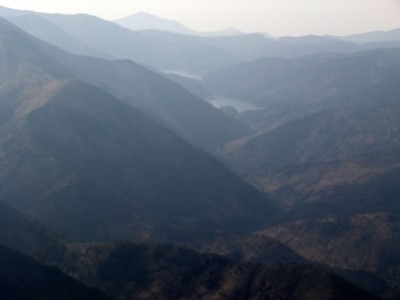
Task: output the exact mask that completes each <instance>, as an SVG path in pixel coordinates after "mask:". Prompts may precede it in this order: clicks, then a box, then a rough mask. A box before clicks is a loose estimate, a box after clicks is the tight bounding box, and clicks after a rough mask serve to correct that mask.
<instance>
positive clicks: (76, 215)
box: [0, 7, 400, 299]
mask: <svg viewBox="0 0 400 300" xmlns="http://www.w3.org/2000/svg"><path fill="white" fill-rule="evenodd" d="M0 16H4V17H6V18H7V19H8V20H9V21H6V20H5V19H0V199H1V203H0V244H1V245H4V247H3V246H0V264H1V270H7V274H10V275H9V276H5V275H4V274H6V273H5V271H0V281H1V285H2V287H3V286H4V287H6V288H5V289H1V290H0V297H5V298H7V299H18V298H21V297H26V295H34V297H33V298H34V299H50V298H51V299H53V298H54V299H57V297H56V296H60V297H61V298H63V299H70V298H73V299H80V298H82V299H83V298H85V299H91V298H95V299H103V298H104V299H107V298H110V299H155V298H157V299H188V298H189V299H210V298H212V299H379V297H378V296H374V295H373V294H370V293H374V294H379V295H382V296H385V297H387V298H391V299H398V296H397V295H398V294H399V291H400V277H399V274H400V273H399V271H398V270H399V268H400V256H399V254H398V253H399V252H398V249H399V245H400V240H399V232H400V231H399V230H400V223H399V221H398V220H399V215H400V211H399V205H398V203H397V202H398V200H399V199H400V184H399V176H400V169H399V167H400V156H399V155H400V154H399V153H400V143H399V141H400V139H399V132H400V122H399V120H400V115H399V114H400V107H399V104H400V102H399V101H400V98H399V95H400V90H399V85H398V82H399V79H400V50H399V49H398V48H397V47H398V39H397V38H396V36H397V35H396V32H397V31H396V30H394V31H391V32H387V33H379V32H378V33H370V34H363V35H359V36H349V37H344V38H343V37H340V38H339V37H316V36H305V37H299V38H290V37H287V38H278V39H271V38H267V37H266V36H265V35H262V34H235V35H229V36H217V37H206V36H200V35H198V34H196V35H195V34H192V33H190V32H186V33H185V34H177V33H173V32H166V31H160V30H154V29H151V30H142V31H132V30H129V29H127V28H123V27H121V26H119V25H117V24H115V23H113V22H109V21H105V20H102V19H99V18H96V17H93V16H88V15H58V14H43V13H34V12H29V11H17V10H12V9H7V8H3V7H1V8H0ZM144 17H146V18H147V17H148V16H144ZM164 21H165V20H164ZM167 23H168V22H167ZM165 24H166V23H165ZM170 24H171V23H170ZM15 25H17V26H15ZM174 25H177V24H176V23H175V24H174ZM125 26H127V25H125ZM159 26H161V25H159ZM151 28H153V27H151ZM181 28H182V27H181ZM133 29H134V28H133ZM142 29H144V28H142ZM175 31H176V30H175ZM188 33H189V34H188ZM388 46H390V47H392V48H387V47H388ZM304 55H305V56H304ZM115 59H117V60H115ZM132 60H133V61H132ZM202 98H206V99H208V100H210V99H212V98H216V99H218V98H223V99H226V101H227V103H228V106H225V107H223V108H222V109H221V110H219V109H217V108H215V107H214V106H212V105H211V104H210V103H208V102H206V101H204V100H203V99H202ZM230 100H232V101H231V102H229V101H230ZM211 103H212V102H211ZM229 103H232V107H231V106H229V105H230V104H229ZM235 103H243V104H245V105H247V106H246V107H248V108H247V109H237V110H236V109H235V107H234V106H235V105H236V104H235ZM121 240H125V242H121ZM160 243H163V244H160ZM8 247H10V248H8ZM26 255H28V256H30V257H27V256H26ZM33 259H35V260H37V261H34V260H33ZM35 274H36V276H35ZM339 275H340V276H343V277H344V278H346V280H350V281H351V282H353V283H349V282H348V281H346V280H345V279H342V278H341V277H339ZM48 277H51V278H52V279H54V280H53V281H52V282H51V284H48V285H47V286H46V284H45V281H46V278H48ZM71 277H72V278H71ZM24 282H30V283H31V284H29V285H24ZM354 284H356V285H358V286H361V287H362V288H364V289H367V290H369V292H366V291H364V290H362V289H361V288H359V287H356V286H355V285H354ZM59 286H64V287H65V289H64V290H61V289H59V293H57V289H58V287H59ZM39 291H41V293H40V292H39ZM55 295H56V296H55Z"/></svg>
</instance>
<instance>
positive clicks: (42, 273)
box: [0, 245, 110, 300]
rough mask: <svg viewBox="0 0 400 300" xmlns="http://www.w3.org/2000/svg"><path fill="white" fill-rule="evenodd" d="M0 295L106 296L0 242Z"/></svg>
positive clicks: (14, 299) (15, 299)
mask: <svg viewBox="0 0 400 300" xmlns="http://www.w3.org/2000/svg"><path fill="white" fill-rule="evenodd" d="M0 270H1V272H0V298H1V299H7V300H20V299H32V300H36V299H37V300H46V299H48V300H50V299H51V300H53V299H54V300H57V299H60V300H67V299H71V300H72V299H74V300H75V299H82V300H83V299H93V300H95V299H96V300H107V299H110V298H108V297H106V296H105V295H103V294H101V293H100V292H99V291H98V290H95V289H93V288H89V287H87V286H85V285H83V284H82V283H80V282H78V281H76V280H75V279H73V278H71V277H69V276H67V275H64V274H63V273H62V272H61V271H60V270H58V269H56V268H54V267H47V266H45V265H42V264H40V263H38V262H36V261H35V260H33V259H32V258H30V257H28V256H25V255H23V254H20V253H18V252H16V251H14V250H11V249H10V248H7V247H5V246H2V245H0Z"/></svg>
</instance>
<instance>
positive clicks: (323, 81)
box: [204, 48, 400, 107]
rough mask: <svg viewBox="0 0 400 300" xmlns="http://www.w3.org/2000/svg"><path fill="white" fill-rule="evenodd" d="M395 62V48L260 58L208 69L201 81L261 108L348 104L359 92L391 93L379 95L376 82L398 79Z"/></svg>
mask: <svg viewBox="0 0 400 300" xmlns="http://www.w3.org/2000/svg"><path fill="white" fill-rule="evenodd" d="M399 61H400V50H399V49H397V48H393V49H379V50H371V51H365V52H359V53H354V54H349V55H338V54H324V55H322V54H318V55H311V56H305V57H302V58H297V59H284V58H264V59H260V60H257V61H252V62H248V63H243V64H240V65H237V66H232V67H229V68H227V69H224V70H221V71H217V72H214V73H211V74H209V75H207V76H206V77H205V79H204V80H205V82H206V84H207V85H208V86H209V87H210V89H212V90H213V91H214V92H215V93H217V94H219V95H224V96H228V97H233V98H238V99H243V100H245V101H249V102H252V103H256V104H258V105H260V106H265V107H266V106H268V105H271V104H282V103H285V104H287V103H294V104H299V103H306V104H307V103H313V104H314V105H318V104H325V105H332V103H331V102H332V101H334V100H337V99H345V100H346V101H347V102H350V103H351V102H352V101H354V100H352V98H353V97H354V98H355V99H356V100H357V99H359V98H360V93H362V92H363V91H364V90H375V93H376V91H378V92H379V91H382V96H384V97H385V98H388V97H389V98H390V97H395V95H397V91H396V90H393V89H391V90H387V91H386V94H385V93H384V91H385V89H384V87H380V86H379V85H385V84H386V82H388V81H389V82H390V81H392V80H393V79H396V80H398V78H399V77H400V64H399ZM391 92H392V93H393V94H391V95H388V93H391ZM366 95H368V93H363V94H362V96H366ZM367 97H368V96H367ZM353 103H354V102H353Z"/></svg>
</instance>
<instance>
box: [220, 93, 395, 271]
mask: <svg viewBox="0 0 400 300" xmlns="http://www.w3.org/2000/svg"><path fill="white" fill-rule="evenodd" d="M375 100H376V99H375ZM382 102H385V99H384V98H383V99H382ZM375 103H377V101H376V102H375ZM399 120H400V110H399V104H392V105H385V104H384V103H383V104H381V105H378V104H375V106H373V107H367V108H363V109H361V108H358V109H356V108H353V109H334V110H327V111H322V112H319V113H315V114H313V115H308V116H305V117H302V118H298V119H297V120H294V121H291V122H288V123H286V124H285V125H282V126H279V127H278V128H276V129H273V130H270V131H267V132H264V133H261V134H259V135H257V136H254V137H253V138H251V139H248V140H245V141H242V143H240V142H237V143H234V144H232V145H230V148H229V147H228V148H227V152H226V153H227V159H228V160H229V161H230V162H231V163H232V166H234V167H235V168H236V170H238V171H239V172H240V173H241V174H242V175H243V176H245V177H246V178H247V179H248V180H249V181H251V182H253V183H254V184H255V185H257V186H259V188H260V189H262V190H264V191H266V192H267V193H269V194H272V195H274V196H275V197H278V198H279V199H282V200H283V201H284V202H285V204H286V206H287V211H286V213H285V214H283V215H281V216H280V217H279V218H278V219H277V220H276V223H275V225H274V226H273V227H271V228H268V229H266V230H265V231H263V232H262V233H261V234H262V235H265V236H268V237H271V238H274V239H278V240H279V241H281V242H283V243H284V244H285V245H286V246H288V247H289V248H291V249H292V250H294V251H295V252H297V253H299V254H301V255H302V256H304V257H305V258H307V259H309V260H311V261H315V262H320V263H324V264H327V265H330V266H334V267H341V268H346V269H363V270H368V271H373V272H378V273H379V274H380V275H382V274H389V273H390V272H391V271H390V270H393V269H395V268H397V266H398V265H399V263H400V257H399V256H398V249H399V244H400V243H399V238H398V233H399V228H400V227H399V223H398V216H399V212H400V207H399V203H398V200H399V199H400V198H399V196H400V189H399V187H400V185H399V179H398V178H399V175H400V173H399V172H400V169H399V166H400V164H399V162H400V155H399V153H400V151H399V149H400V144H399V132H400V123H399ZM385 276H386V275H385ZM388 276H389V275H388Z"/></svg>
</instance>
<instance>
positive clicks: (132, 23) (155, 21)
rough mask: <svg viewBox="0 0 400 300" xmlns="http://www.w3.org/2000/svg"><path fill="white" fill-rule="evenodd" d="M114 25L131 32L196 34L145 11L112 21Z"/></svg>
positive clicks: (178, 24)
mask: <svg viewBox="0 0 400 300" xmlns="http://www.w3.org/2000/svg"><path fill="white" fill-rule="evenodd" d="M114 22H115V23H117V24H119V25H121V26H123V27H126V28H128V29H130V30H133V31H139V30H146V29H158V30H163V31H170V32H175V33H180V34H196V32H195V31H194V30H192V29H190V28H188V27H186V26H185V25H183V24H181V23H179V22H178V21H175V20H169V19H164V18H161V17H158V16H155V15H152V14H150V13H148V12H145V11H139V12H137V13H135V14H133V15H130V16H127V17H125V18H121V19H118V20H115V21H114Z"/></svg>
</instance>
